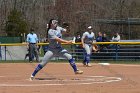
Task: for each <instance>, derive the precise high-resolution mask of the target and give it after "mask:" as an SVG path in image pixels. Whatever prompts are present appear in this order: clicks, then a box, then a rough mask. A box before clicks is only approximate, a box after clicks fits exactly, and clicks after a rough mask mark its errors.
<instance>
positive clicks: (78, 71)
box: [75, 69, 83, 74]
mask: <svg viewBox="0 0 140 93" xmlns="http://www.w3.org/2000/svg"><path fill="white" fill-rule="evenodd" d="M75 74H83V71H82V70H79V69H78V70H77V71H75Z"/></svg>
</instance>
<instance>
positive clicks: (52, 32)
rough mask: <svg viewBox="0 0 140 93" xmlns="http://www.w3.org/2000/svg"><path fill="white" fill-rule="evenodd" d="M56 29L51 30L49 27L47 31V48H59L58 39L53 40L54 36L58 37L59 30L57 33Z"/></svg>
mask: <svg viewBox="0 0 140 93" xmlns="http://www.w3.org/2000/svg"><path fill="white" fill-rule="evenodd" d="M58 32H59V31H58V30H53V29H50V30H49V31H48V40H49V48H51V49H56V48H61V43H59V42H58V41H56V40H55V38H56V37H57V38H58V37H59V35H60V34H61V33H60V32H59V33H58Z"/></svg>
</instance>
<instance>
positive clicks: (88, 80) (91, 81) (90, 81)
mask: <svg viewBox="0 0 140 93" xmlns="http://www.w3.org/2000/svg"><path fill="white" fill-rule="evenodd" d="M0 77H1V76H0ZM86 77H87V78H84V80H68V79H66V80H47V81H53V82H56V81H60V82H59V83H54V84H53V83H49V84H48V83H45V84H16V83H15V84H7V83H3V84H0V87H37V86H62V85H90V84H94V83H111V82H117V81H121V80H122V78H120V77H108V76H86ZM94 78H102V80H103V81H101V79H100V81H97V80H95V79H94ZM108 79H110V80H108ZM26 80H28V81H29V79H26ZM35 81H43V82H44V81H46V80H35ZM61 81H62V82H65V83H61ZM71 81H73V82H76V83H68V82H71ZM77 81H78V82H77ZM31 82H34V80H33V81H30V83H31ZM83 82H85V83H83Z"/></svg>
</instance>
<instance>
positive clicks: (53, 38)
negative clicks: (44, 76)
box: [30, 19, 83, 80]
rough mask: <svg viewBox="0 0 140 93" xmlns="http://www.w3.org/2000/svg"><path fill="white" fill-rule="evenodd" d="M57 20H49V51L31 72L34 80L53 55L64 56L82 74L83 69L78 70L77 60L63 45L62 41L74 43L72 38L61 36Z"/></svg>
mask: <svg viewBox="0 0 140 93" xmlns="http://www.w3.org/2000/svg"><path fill="white" fill-rule="evenodd" d="M57 23H58V21H57V20H54V19H51V20H50V22H49V27H48V41H49V45H48V51H47V52H46V53H45V55H44V58H43V60H42V62H41V63H39V64H38V66H37V67H36V68H35V70H34V72H33V73H32V74H31V77H30V80H33V79H34V77H35V75H36V74H37V73H38V71H40V70H41V69H42V68H43V67H44V66H45V65H46V64H47V63H48V61H49V59H51V58H52V57H53V56H63V57H65V58H67V60H68V61H69V63H70V65H71V67H72V68H73V70H74V72H75V74H82V73H83V71H81V70H78V69H77V66H76V64H75V61H74V59H73V57H72V55H71V54H69V53H68V51H67V50H66V49H64V48H63V47H62V46H61V43H67V44H72V40H70V41H67V40H64V39H61V38H60V37H59V35H60V34H59V33H58V32H59V30H58V29H57Z"/></svg>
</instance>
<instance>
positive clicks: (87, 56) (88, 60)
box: [86, 54, 90, 64]
mask: <svg viewBox="0 0 140 93" xmlns="http://www.w3.org/2000/svg"><path fill="white" fill-rule="evenodd" d="M86 62H87V64H88V63H89V62H90V54H87V55H86Z"/></svg>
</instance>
